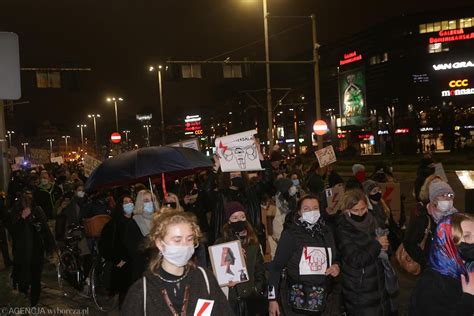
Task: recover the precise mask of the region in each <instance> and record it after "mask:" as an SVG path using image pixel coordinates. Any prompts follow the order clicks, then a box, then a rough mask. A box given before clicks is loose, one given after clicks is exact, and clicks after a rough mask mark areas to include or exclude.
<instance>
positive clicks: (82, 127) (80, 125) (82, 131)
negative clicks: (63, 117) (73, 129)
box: [77, 124, 87, 148]
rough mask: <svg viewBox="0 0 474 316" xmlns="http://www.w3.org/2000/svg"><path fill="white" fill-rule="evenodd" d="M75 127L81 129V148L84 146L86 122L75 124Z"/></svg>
mask: <svg viewBox="0 0 474 316" xmlns="http://www.w3.org/2000/svg"><path fill="white" fill-rule="evenodd" d="M77 127H79V128H80V129H81V144H82V148H84V127H87V125H86V124H79V125H77Z"/></svg>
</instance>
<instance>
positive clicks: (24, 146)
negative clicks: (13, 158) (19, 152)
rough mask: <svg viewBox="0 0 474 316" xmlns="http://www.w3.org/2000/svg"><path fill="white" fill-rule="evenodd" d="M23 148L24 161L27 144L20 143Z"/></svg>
mask: <svg viewBox="0 0 474 316" xmlns="http://www.w3.org/2000/svg"><path fill="white" fill-rule="evenodd" d="M21 145H22V146H23V160H26V146H28V143H21Z"/></svg>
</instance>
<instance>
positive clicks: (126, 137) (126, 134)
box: [122, 130, 130, 144]
mask: <svg viewBox="0 0 474 316" xmlns="http://www.w3.org/2000/svg"><path fill="white" fill-rule="evenodd" d="M122 132H123V133H124V134H125V141H126V142H127V144H128V134H129V133H130V131H129V130H125V131H122Z"/></svg>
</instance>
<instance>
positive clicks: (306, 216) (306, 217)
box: [301, 211, 321, 225]
mask: <svg viewBox="0 0 474 316" xmlns="http://www.w3.org/2000/svg"><path fill="white" fill-rule="evenodd" d="M320 216H321V212H320V211H309V212H304V213H303V214H302V215H301V218H302V219H303V221H305V222H307V223H309V224H311V225H312V224H314V223H316V222H317V221H318V220H319V217H320Z"/></svg>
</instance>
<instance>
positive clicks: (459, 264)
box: [410, 213, 474, 316]
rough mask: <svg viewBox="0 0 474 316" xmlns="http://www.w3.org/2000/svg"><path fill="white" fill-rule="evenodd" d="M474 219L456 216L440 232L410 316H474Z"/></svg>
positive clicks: (446, 219) (442, 224)
mask: <svg viewBox="0 0 474 316" xmlns="http://www.w3.org/2000/svg"><path fill="white" fill-rule="evenodd" d="M473 265H474V216H473V215H472V214H466V213H455V214H453V215H451V216H446V217H444V218H443V219H442V220H441V221H440V222H439V223H438V226H437V228H436V234H435V235H434V240H433V244H432V247H431V250H430V255H429V268H428V269H426V270H425V271H424V272H423V274H422V275H421V277H420V279H419V280H418V283H417V285H416V288H415V290H414V291H413V294H412V297H411V306H410V315H414V316H416V315H435V316H436V315H440V316H441V315H443V316H444V315H456V316H461V315H472V314H473V312H474V271H473V270H474V269H473V268H474V267H473Z"/></svg>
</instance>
